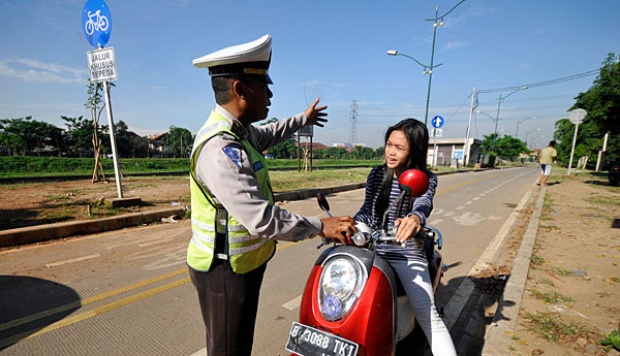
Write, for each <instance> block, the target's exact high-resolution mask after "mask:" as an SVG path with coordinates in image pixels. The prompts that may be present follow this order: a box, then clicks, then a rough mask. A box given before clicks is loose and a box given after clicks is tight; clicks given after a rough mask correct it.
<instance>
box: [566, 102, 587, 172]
mask: <svg viewBox="0 0 620 356" xmlns="http://www.w3.org/2000/svg"><path fill="white" fill-rule="evenodd" d="M586 115H588V112H587V111H585V110H584V109H575V110H573V111H571V112H570V114H569V116H568V119H569V120H570V122H572V123H573V124H575V135H573V146H572V147H571V149H570V159H569V162H568V173H567V175H569V176H570V169H571V167H572V166H573V155H574V154H575V144H576V143H577V131H578V130H579V124H581V123H582V122H583V119H584V118H585V117H586Z"/></svg>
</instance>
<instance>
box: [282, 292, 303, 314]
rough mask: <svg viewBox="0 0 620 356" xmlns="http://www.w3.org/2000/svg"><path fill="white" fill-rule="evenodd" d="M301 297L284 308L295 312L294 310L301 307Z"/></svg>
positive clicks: (286, 304)
mask: <svg viewBox="0 0 620 356" xmlns="http://www.w3.org/2000/svg"><path fill="white" fill-rule="evenodd" d="M301 297H302V296H301V295H300V296H298V297H296V298H294V299H292V300H290V301H288V302H286V303H284V304H282V306H283V307H284V308H286V309H288V310H290V311H293V310H295V309H297V308H299V306H300V305H301Z"/></svg>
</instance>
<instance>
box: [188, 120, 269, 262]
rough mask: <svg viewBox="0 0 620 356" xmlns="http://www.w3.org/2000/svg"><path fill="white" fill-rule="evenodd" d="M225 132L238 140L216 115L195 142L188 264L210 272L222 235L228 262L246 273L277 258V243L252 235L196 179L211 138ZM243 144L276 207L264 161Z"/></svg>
mask: <svg viewBox="0 0 620 356" xmlns="http://www.w3.org/2000/svg"><path fill="white" fill-rule="evenodd" d="M223 132H226V133H228V134H230V135H233V136H234V137H237V138H238V136H237V135H236V134H235V133H234V132H233V131H232V130H231V126H230V123H229V122H228V121H227V120H226V119H225V118H224V117H222V116H221V115H219V114H217V113H216V112H215V111H213V112H212V113H211V115H210V116H209V119H208V120H207V122H206V123H205V124H204V125H203V127H202V128H201V129H200V130H199V131H198V135H197V136H196V139H195V140H194V146H193V148H192V156H191V161H190V162H191V163H190V172H191V174H190V192H191V197H192V199H191V212H192V219H191V222H192V239H191V241H190V243H189V246H188V248H187V263H188V265H189V266H190V267H191V268H193V269H195V270H198V271H208V270H209V269H210V268H211V265H212V263H213V255H214V249H215V239H216V235H217V233H220V234H224V235H225V236H226V239H227V241H228V259H229V262H230V265H231V267H232V269H233V271H235V272H236V273H246V272H249V271H252V270H253V269H255V268H257V267H259V266H261V265H263V264H264V263H265V262H267V261H268V260H269V259H270V258H271V257H272V256H273V254H274V253H275V241H274V240H271V239H268V238H264V237H259V236H256V235H252V234H250V232H249V231H248V230H247V229H246V228H245V227H244V226H243V225H241V224H240V223H239V222H238V221H237V220H236V219H235V218H234V217H232V216H230V214H228V212H227V211H226V210H225V209H224V208H223V207H222V206H221V205H220V204H219V203H218V202H217V200H216V199H215V198H214V197H213V196H212V194H211V192H210V191H209V190H208V189H207V188H206V187H205V186H203V185H202V184H201V183H200V182H199V181H198V180H197V179H196V161H197V159H198V153H199V152H200V150H201V149H202V147H203V145H204V144H205V143H206V142H207V141H208V140H209V139H210V138H212V137H214V136H215V135H218V134H221V133H223ZM238 139H239V138H238ZM239 141H240V142H241V143H242V144H243V146H244V147H245V150H246V152H247V153H248V156H249V158H250V161H251V163H252V167H259V168H258V170H257V171H256V177H257V179H258V183H259V187H260V190H261V191H262V192H263V194H265V196H267V197H269V201H270V203H271V204H273V192H272V190H271V184H270V182H269V173H268V171H267V165H266V162H265V160H264V157H263V156H262V154H260V152H258V151H257V150H256V149H255V148H254V147H253V146H252V145H250V144H249V142H247V141H246V140H241V139H239ZM259 163H260V164H259Z"/></svg>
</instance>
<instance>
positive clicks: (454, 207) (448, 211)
mask: <svg viewBox="0 0 620 356" xmlns="http://www.w3.org/2000/svg"><path fill="white" fill-rule="evenodd" d="M537 174H538V171H537V170H536V169H535V168H534V167H524V168H514V169H508V170H494V171H482V172H476V173H464V174H454V175H446V176H440V179H439V189H438V193H437V196H436V198H435V210H434V212H433V214H432V216H431V218H430V219H429V224H431V225H433V226H435V227H437V228H439V229H440V230H441V232H442V234H443V237H444V248H443V250H442V253H443V255H444V262H445V263H447V264H448V265H450V266H451V268H450V269H449V270H448V271H447V272H446V273H445V276H444V279H443V280H442V286H441V287H440V291H439V294H438V297H437V305H438V306H440V307H445V310H446V315H445V320H446V323H447V324H448V325H449V326H450V327H451V326H452V325H455V323H456V320H457V319H458V318H459V317H463V314H464V313H467V312H468V311H467V308H463V306H464V303H465V302H466V300H464V298H463V296H459V295H457V294H458V293H457V292H458V291H460V290H462V288H461V289H459V288H460V287H462V284H463V281H464V280H465V278H466V276H467V275H468V274H469V273H470V272H471V271H472V269H473V268H475V267H476V265H477V264H478V265H479V264H480V263H481V262H482V263H484V261H485V259H488V258H491V257H492V255H493V254H494V252H495V250H496V249H497V248H498V246H494V244H495V243H496V242H497V236H499V235H501V234H502V231H503V230H505V229H506V226H508V225H509V224H510V220H511V217H512V216H513V215H514V212H515V210H516V209H517V207H518V206H519V204H520V203H522V201H523V199H524V197H527V193H528V191H529V189H530V188H531V187H532V185H533V183H534V181H535V179H536V177H537ZM328 198H329V201H330V205H331V210H332V213H333V214H334V215H352V214H354V213H355V212H356V211H357V209H358V208H359V206H360V205H361V202H362V199H363V190H353V191H348V192H343V193H338V194H335V195H333V196H330V197H328ZM283 206H284V207H286V208H287V209H290V210H292V211H294V212H297V213H300V214H305V215H310V216H324V214H325V213H324V212H322V211H321V210H320V209H319V208H318V207H317V206H316V203H315V201H314V199H307V200H304V201H293V202H285V203H283ZM189 236H190V225H189V223H188V222H187V221H185V222H180V223H176V224H173V223H171V224H165V225H157V226H149V227H140V228H132V229H126V230H120V231H111V232H107V233H101V234H96V235H90V236H84V237H78V238H72V239H66V240H57V241H53V242H49V243H45V244H40V245H37V246H28V247H21V248H15V249H10V250H5V251H3V252H0V352H2V354H6V355H49V354H62V355H95V354H96V355H200V354H203V355H204V354H205V352H204V332H203V330H204V326H203V324H202V320H201V318H200V312H199V307H198V303H197V301H196V296H195V291H194V289H193V287H192V286H191V284H190V283H189V279H188V277H187V272H186V267H185V262H184V260H185V249H186V246H187V241H188V238H189ZM317 244H318V240H308V241H304V242H301V243H287V242H283V243H280V244H279V246H278V250H279V251H278V252H277V254H276V256H275V257H274V259H273V260H272V261H271V262H270V264H269V266H268V268H267V274H266V277H265V282H264V284H263V288H262V295H261V302H260V307H259V314H258V321H257V327H256V329H257V330H256V333H255V342H254V353H253V355H258V356H261V355H265V356H267V355H269V356H273V355H287V354H288V353H287V352H286V351H285V350H284V344H285V342H286V338H287V335H288V332H289V329H290V326H291V323H292V322H293V321H296V320H297V317H298V314H299V302H300V296H301V293H302V291H303V288H304V284H305V278H306V277H307V275H308V272H309V270H310V268H311V266H312V264H313V262H314V260H315V259H316V257H318V255H319V251H318V250H317V249H316V245H317ZM489 256H491V257H489ZM455 295H456V297H455ZM461 304H463V305H462V306H461ZM451 313H452V314H451ZM455 341H456V343H457V348H458V349H459V354H466V350H467V349H468V348H467V345H462V344H460V343H459V342H458V341H459V340H455Z"/></svg>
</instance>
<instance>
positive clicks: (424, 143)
mask: <svg viewBox="0 0 620 356" xmlns="http://www.w3.org/2000/svg"><path fill="white" fill-rule="evenodd" d="M394 131H402V132H403V133H404V134H405V137H406V138H407V143H408V144H409V157H407V166H406V168H407V169H411V168H415V169H419V170H422V171H424V172H427V174H428V171H427V169H426V156H427V154H428V128H427V127H426V125H424V124H423V123H422V122H420V121H418V120H416V119H412V118H408V119H404V120H402V121H400V122H399V123H397V124H396V125H394V126H391V127H390V128H388V130H387V131H386V133H385V143H386V144H387V141H388V139H389V138H390V135H391V134H392V132H394ZM385 170H386V172H385V177H384V178H383V183H382V184H381V190H380V191H379V196H378V197H377V199H376V202H375V219H376V221H379V222H380V221H381V219H383V213H384V212H385V209H387V207H388V205H389V200H390V191H391V190H392V181H393V178H394V170H393V169H390V168H387V164H386V165H385ZM405 200H406V201H407V202H409V199H405ZM399 209H400V208H399Z"/></svg>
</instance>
